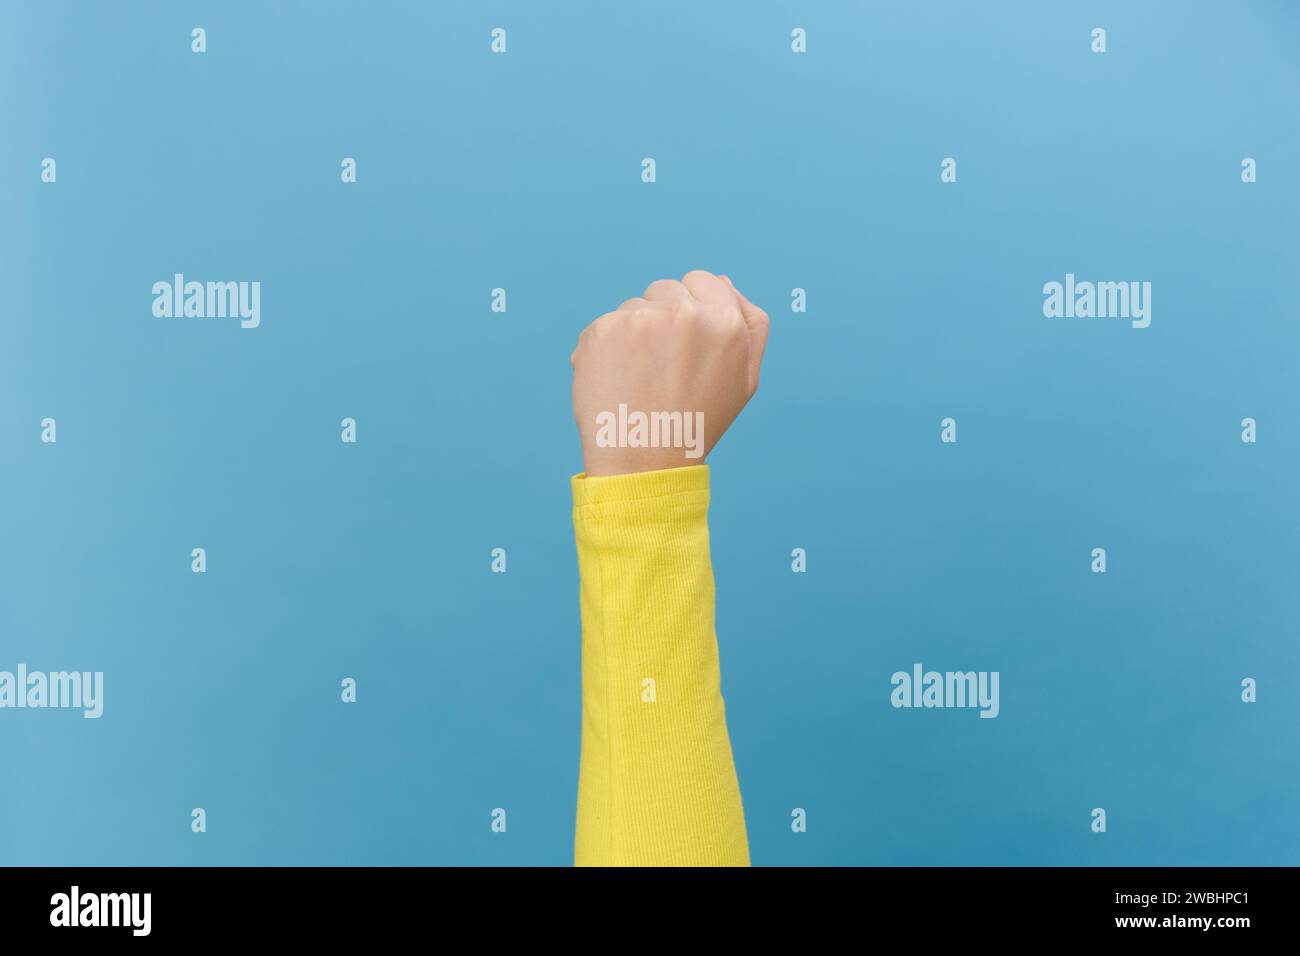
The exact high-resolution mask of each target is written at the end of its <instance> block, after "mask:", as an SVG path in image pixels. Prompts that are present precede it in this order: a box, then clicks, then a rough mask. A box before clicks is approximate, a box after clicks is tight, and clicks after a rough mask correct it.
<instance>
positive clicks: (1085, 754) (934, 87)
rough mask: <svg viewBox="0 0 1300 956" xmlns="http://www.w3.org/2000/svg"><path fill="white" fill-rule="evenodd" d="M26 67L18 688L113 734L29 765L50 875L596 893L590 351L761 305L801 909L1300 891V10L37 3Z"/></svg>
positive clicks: (729, 586)
mask: <svg viewBox="0 0 1300 956" xmlns="http://www.w3.org/2000/svg"><path fill="white" fill-rule="evenodd" d="M195 26H202V27H204V28H205V29H206V30H207V37H208V52H207V53H206V54H203V55H196V54H193V53H191V51H190V30H191V28H192V27H195ZM497 26H500V27H504V28H505V29H506V30H507V31H508V52H507V53H506V54H505V55H492V54H491V53H490V51H489V43H490V37H489V34H490V31H491V29H492V28H493V27H497ZM797 26H801V27H804V28H806V29H807V31H808V53H807V54H805V55H795V54H793V53H792V52H791V51H790V31H791V29H792V28H794V27H797ZM1095 26H1102V27H1105V28H1106V30H1107V31H1108V47H1109V49H1108V52H1107V53H1105V54H1104V55H1097V54H1093V53H1092V52H1091V51H1090V32H1091V30H1092V28H1093V27H1095ZM0 70H2V71H3V72H2V73H0V115H3V117H4V123H3V129H4V132H3V135H2V136H0V222H3V229H0V282H2V286H3V300H2V302H3V307H2V321H0V465H2V470H0V493H2V498H0V502H2V504H0V669H6V670H11V671H12V670H14V669H15V668H16V666H17V664H18V663H19V662H20V661H21V662H24V663H26V664H27V666H28V667H29V668H31V669H33V670H46V671H49V670H64V669H68V670H72V669H75V670H102V671H104V672H105V684H106V687H105V713H104V716H103V717H102V718H101V719H100V720H98V721H95V720H84V719H82V717H81V716H80V713H79V712H77V711H57V710H45V711H32V710H24V711H17V710H5V711H0V765H3V768H4V769H3V778H4V779H3V785H0V862H5V863H18V864H34V863H40V864H151V863H157V864H177V863H182V864H185V863H194V864H234V863H254V864H271V863H284V864H325V863H348V864H361V863H378V864H426V863H432V864H442V863H447V864H566V863H569V862H570V861H571V859H572V839H573V824H574V805H575V797H576V785H577V770H578V737H579V714H580V709H579V708H580V703H579V690H580V688H579V641H580V633H579V622H578V600H577V598H578V594H577V571H576V562H575V555H574V546H573V538H572V527H571V524H570V506H571V502H570V497H569V489H568V485H567V479H568V476H569V475H570V474H571V473H573V472H575V471H578V470H579V468H580V465H581V461H580V454H579V445H578V440H577V434H576V429H575V427H574V425H573V422H572V418H571V410H570V394H569V389H570V382H571V375H570V368H569V362H568V358H569V352H570V351H571V349H572V346H573V344H574V342H575V340H576V337H577V334H578V332H579V331H580V330H581V329H582V327H583V326H584V325H586V324H587V323H588V322H589V321H591V320H592V319H593V318H594V317H595V316H596V315H598V314H599V313H601V312H603V311H606V310H608V309H611V308H613V307H614V306H615V305H617V304H618V303H619V302H620V301H622V300H623V299H625V298H627V297H628V296H631V295H636V294H638V293H639V292H640V291H641V290H642V289H643V288H644V287H645V285H646V284H648V283H649V282H650V281H651V280H652V279H655V278H658V277H663V276H680V275H682V274H683V273H684V272H686V271H687V270H689V269H692V268H705V269H710V270H713V271H717V272H725V273H727V274H729V275H731V276H732V277H733V278H734V279H735V281H736V283H737V285H738V286H739V287H740V288H741V289H743V290H744V291H746V293H747V294H748V295H749V297H750V298H751V299H753V300H754V301H755V302H757V303H759V304H761V305H763V306H765V307H766V308H767V309H768V311H769V312H770V313H771V315H772V319H773V330H772V338H771V344H770V348H769V349H768V355H767V362H766V368H765V370H764V377H763V387H762V390H761V392H760V393H759V395H758V396H757V398H756V399H755V400H754V402H753V403H752V404H751V405H750V406H749V407H748V409H747V410H746V411H745V413H744V415H743V416H742V417H741V418H740V419H739V420H738V421H737V423H736V424H735V426H734V427H733V429H732V431H731V434H729V435H728V436H727V437H726V439H725V440H724V441H723V442H722V444H721V445H720V446H719V448H718V450H717V451H716V452H715V453H714V454H713V455H712V456H711V457H710V463H711V464H712V466H713V501H714V503H713V509H712V512H711V528H712V535H713V558H714V566H715V572H716V575H717V582H718V594H719V608H718V630H719V640H720V645H721V652H722V665H723V688H724V692H725V695H726V698H727V705H728V715H729V723H730V728H731V734H732V740H733V743H734V747H735V756H736V763H737V768H738V772H739V775H740V780H741V785H742V791H743V794H744V800H745V810H746V817H747V821H748V826H749V834H750V841H751V848H752V853H753V858H754V861H755V863H757V864H804V863H832V864H850V863H852V864H858V863H862V864H1262V863H1268V864H1283V863H1288V864H1296V863H1300V819H1298V818H1297V806H1300V763H1298V761H1297V752H1298V751H1297V748H1298V745H1300V698H1298V697H1297V691H1296V681H1295V678H1296V674H1297V672H1298V670H1300V651H1298V650H1297V637H1298V634H1297V621H1300V613H1298V612H1300V599H1298V598H1297V588H1296V582H1297V571H1298V570H1300V537H1298V532H1300V496H1297V494H1296V475H1297V464H1300V403H1298V402H1297V396H1298V393H1297V387H1296V369H1297V358H1298V357H1300V348H1298V347H1300V332H1298V331H1297V315H1296V296H1295V282H1296V279H1297V275H1298V270H1297V266H1300V246H1298V245H1297V242H1296V226H1295V224H1296V222H1297V219H1298V218H1300V194H1298V187H1297V175H1298V170H1300V165H1298V163H1300V131H1298V125H1300V124H1298V122H1297V118H1296V117H1297V113H1296V103H1297V93H1300V8H1297V7H1296V6H1295V5H1293V4H1288V3H1281V2H1272V3H1270V2H1252V3H1143V4H1131V3H1110V4H1107V3H1092V4H1068V3H1053V4H1042V3H1028V2H1026V3H999V4H988V3H986V4H976V3H957V2H952V3H939V4H936V3H908V4H889V5H886V4H864V3H840V4H837V3H828V2H823V3H817V4H812V5H810V4H799V3H794V2H789V3H755V4H749V3H746V4H741V3H728V4H699V3H687V2H665V0H655V2H653V3H647V4H632V3H619V4H612V3H611V4H597V3H561V4H544V5H542V4H537V3H535V2H518V3H504V2H503V3H492V4H477V3H476V4H469V3H463V4H455V5H452V4H434V3H391V2H382V3H380V2H376V3H360V2H358V3H289V2H285V3H267V4H253V3H227V2H221V3H217V2H206V3H197V2H187V3H162V2H158V3H132V4H92V3H49V4H40V3H12V2H6V3H4V5H3V7H0ZM46 156H51V157H54V158H55V159H56V160H57V162H58V181H57V183H55V184H52V185H51V184H44V183H42V182H41V181H40V162H41V160H42V158H44V157H46ZM345 156H351V157H355V158H356V159H357V162H358V179H359V181H358V182H357V183H356V184H355V185H344V184H343V183H341V182H340V178H339V171H340V166H339V164H340V160H341V159H342V158H343V157H345ZM645 156H652V157H654V158H655V159H656V161H657V163H658V182H656V183H654V184H653V185H647V184H644V183H642V182H641V178H640V172H641V166H640V163H641V159H642V158H643V157H645ZM947 156H952V157H955V158H956V159H957V161H958V181H957V183H956V184H952V185H945V184H941V183H940V181H939V163H940V161H941V159H943V158H944V157H947ZM1245 156H1251V157H1254V158H1255V159H1256V160H1257V161H1258V163H1259V181H1258V182H1257V183H1255V184H1251V185H1246V184H1243V183H1242V182H1241V178H1240V163H1241V159H1242V158H1243V157H1245ZM174 272H184V273H185V274H186V276H187V277H189V278H192V279H198V280H259V281H261V283H262V324H261V327H260V328H258V329H255V330H243V329H240V328H239V326H238V323H237V322H235V321H233V320H223V319H213V320H196V319H190V320H184V319H162V318H155V317H154V316H153V315H152V312H151V305H152V294H151V292H150V288H151V286H152V284H153V283H154V282H155V281H158V280H164V281H169V280H170V279H171V276H172V274H173V273H174ZM1067 272H1073V273H1075V274H1076V275H1077V276H1079V278H1080V279H1093V280H1130V279H1132V280H1148V281H1151V282H1152V283H1153V296H1152V305H1153V312H1152V324H1151V326H1150V328H1148V329H1145V330H1138V329H1133V328H1131V327H1130V325H1129V323H1128V322H1126V321H1115V320H1105V319H1091V320H1075V319H1068V320H1067V319H1047V318H1044V316H1043V314H1042V301H1043V294H1042V291H1041V290H1042V286H1043V283H1044V282H1047V281H1050V280H1056V281H1062V280H1063V279H1064V276H1065V273H1067ZM498 286H500V287H504V288H505V289H506V290H507V295H508V306H509V311H508V312H507V313H505V314H496V313H493V312H491V311H490V309H489V303H490V290H491V289H492V288H494V287H498ZM794 287H802V288H805V289H807V290H808V311H807V313H806V314H793V313H792V312H791V310H790V290H791V289H792V288H794ZM46 416H51V417H54V418H56V419H57V420H58V443H57V444H55V445H46V444H42V443H41V442H40V420H41V419H42V418H44V417H46ZM947 416H951V417H953V418H955V419H956V420H957V422H958V429H959V439H960V440H959V442H958V443H957V444H956V445H944V444H941V443H940V441H939V422H940V420H941V419H942V418H944V417H947ZM1246 416H1251V417H1254V418H1256V419H1257V420H1258V422H1259V441H1258V443H1257V444H1255V445H1249V444H1243V443H1242V442H1241V440H1240V431H1241V428H1240V424H1239V423H1240V421H1241V419H1242V418H1244V417H1246ZM344 417H353V418H355V419H356V420H357V423H358V442H357V444H355V445H348V444H344V443H342V442H341V441H340V440H339V430H340V429H339V422H340V420H341V419H342V418H344ZM194 547H203V548H206V549H207V556H208V572H207V573H206V574H203V575H198V574H193V573H191V571H190V550H191V549H192V548H194ZM494 547H504V548H506V549H507V551H508V554H509V572H508V573H507V574H504V575H502V574H492V573H490V571H489V563H490V557H489V555H490V551H491V549H492V548H494ZM794 547H803V548H806V549H807V552H808V572H807V573H806V574H801V575H800V574H792V573H791V571H790V551H791V549H792V548H794ZM1094 547H1104V548H1106V550H1107V554H1108V562H1109V570H1108V572H1107V573H1106V574H1104V575H1099V574H1093V573H1090V570H1089V565H1090V560H1091V559H1090V552H1091V550H1092V549H1093V548H1094ZM917 661H920V662H922V663H923V664H924V665H925V666H926V667H927V668H935V669H938V670H966V669H971V670H997V671H1000V672H1001V675H1002V683H1001V716H999V717H998V718H997V719H996V720H980V719H978V718H977V717H976V712H975V711H973V710H926V711H918V710H895V709H893V708H892V707H891V706H890V703H889V693H890V689H891V687H890V683H889V678H890V675H891V674H892V673H893V672H894V671H896V670H910V668H911V665H912V664H913V663H914V662H917ZM345 676H353V677H355V678H357V680H358V682H359V695H358V696H359V700H358V703H356V704H355V705H344V704H342V703H340V701H339V681H340V680H341V679H342V678H343V677H345ZM1246 676H1251V677H1254V678H1256V679H1257V680H1258V681H1259V701H1258V703H1255V704H1249V705H1248V704H1244V703H1242V702H1241V700H1240V692H1241V688H1240V681H1241V679H1242V678H1243V677H1246ZM193 807H203V808H205V809H206V811H207V813H208V832H207V833H204V834H194V833H192V832H191V830H190V810H191V808H193ZM494 807H504V808H506V810H507V812H508V814H509V817H508V820H509V825H508V832H507V833H506V834H504V835H502V834H493V833H492V832H491V831H490V827H489V823H490V818H489V814H490V812H491V810H492V808H494ZM793 807H803V808H805V809H806V810H807V811H808V831H807V833H803V834H796V833H793V832H792V831H791V828H790V811H791V809H792V808H793ZM1093 807H1104V808H1105V809H1106V811H1107V813H1108V816H1109V819H1108V832H1107V833H1105V834H1095V833H1093V832H1091V830H1090V822H1091V818H1090V816H1089V813H1090V811H1091V809H1092V808H1093Z"/></svg>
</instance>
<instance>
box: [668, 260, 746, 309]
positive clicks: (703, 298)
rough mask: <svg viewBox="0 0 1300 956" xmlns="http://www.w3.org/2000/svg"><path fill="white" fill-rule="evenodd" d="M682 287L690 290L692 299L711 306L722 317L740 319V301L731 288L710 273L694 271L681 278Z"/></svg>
mask: <svg viewBox="0 0 1300 956" xmlns="http://www.w3.org/2000/svg"><path fill="white" fill-rule="evenodd" d="M682 285H684V286H686V288H687V289H689V290H690V292H691V296H692V298H694V299H696V300H697V301H699V302H700V303H702V304H703V305H705V306H706V307H707V306H712V307H713V309H716V310H717V311H718V312H719V313H721V314H722V315H735V316H736V317H737V318H739V317H740V300H739V299H737V298H736V294H735V292H734V291H733V290H732V288H731V286H730V285H729V284H727V283H726V282H723V281H722V280H721V279H719V278H718V277H717V276H715V275H714V274H713V273H712V272H705V271H704V270H703V269H696V270H695V271H694V272H688V273H686V275H684V276H682Z"/></svg>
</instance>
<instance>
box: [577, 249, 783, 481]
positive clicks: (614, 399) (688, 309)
mask: <svg viewBox="0 0 1300 956" xmlns="http://www.w3.org/2000/svg"><path fill="white" fill-rule="evenodd" d="M768 326H769V322H768V318H767V313H766V312H764V311H763V310H762V309H760V308H758V306H756V305H754V304H753V303H752V302H750V301H749V300H748V299H746V298H745V297H744V296H743V295H741V294H740V292H739V290H737V289H736V287H735V286H734V285H732V284H731V280H730V279H728V278H727V277H726V276H715V275H712V274H711V273H708V272H702V271H695V272H688V273H687V274H686V275H685V276H684V277H683V278H682V281H680V282H677V281H675V280H673V279H660V280H659V281H658V282H652V283H651V284H650V287H649V288H648V289H646V290H645V294H644V295H643V296H642V297H641V298H637V299H628V300H627V301H626V302H624V303H623V304H622V305H620V306H619V307H618V308H617V309H615V310H614V311H613V312H607V313H605V314H604V315H602V316H601V317H600V318H598V319H597V320H596V321H595V322H592V323H591V325H589V326H587V328H586V329H584V330H583V333H582V335H581V336H580V337H579V339H578V347H577V348H576V349H575V350H574V352H573V357H572V361H573V415H574V418H575V419H577V422H578V431H579V433H580V434H581V436H582V457H583V462H584V464H585V466H586V473H587V474H588V475H590V476H592V477H596V476H601V475H622V474H627V473H629V472H634V471H651V470H654V469H657V468H678V467H681V466H683V465H698V464H700V463H702V462H703V461H704V458H705V456H706V455H708V453H709V452H710V451H711V450H712V448H713V446H714V445H716V444H717V442H718V439H720V438H721V437H722V433H723V432H725V431H726V430H727V427H728V426H729V425H730V424H731V423H732V421H734V420H735V418H736V416H737V415H739V414H740V410H741V409H742V408H744V407H745V403H746V402H748V401H749V400H750V398H752V397H753V395H754V392H755V391H757V389H758V372H759V368H760V367H761V366H762V364H763V350H764V349H765V348H766V347H767V332H768Z"/></svg>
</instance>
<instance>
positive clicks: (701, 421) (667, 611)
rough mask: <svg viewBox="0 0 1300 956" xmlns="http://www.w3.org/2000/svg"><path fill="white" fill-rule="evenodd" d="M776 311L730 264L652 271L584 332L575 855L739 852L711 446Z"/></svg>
mask: <svg viewBox="0 0 1300 956" xmlns="http://www.w3.org/2000/svg"><path fill="white" fill-rule="evenodd" d="M767 332H768V319H767V316H766V315H765V314H764V313H763V312H762V311H761V310H759V309H758V308H756V307H755V306H753V305H752V304H751V303H749V301H748V300H747V299H745V298H744V297H743V296H742V295H740V293H739V292H737V291H736V289H735V288H734V286H732V284H731V283H730V282H729V281H728V280H726V279H725V278H724V277H718V276H713V275H710V274H709V273H706V272H692V273H689V274H688V275H687V276H686V277H685V278H684V279H683V280H682V281H681V282H674V281H669V280H663V281H660V282H656V283H654V284H652V285H651V286H650V287H649V288H648V289H647V290H646V293H645V296H644V297H643V298H637V299H630V300H628V301H627V302H625V303H624V304H623V305H622V306H620V307H619V308H618V309H617V310H616V311H614V312H611V313H608V314H606V315H603V316H601V317H600V318H599V319H597V320H596V321H595V322H594V323H592V325H590V326H589V327H588V328H587V330H586V331H584V332H583V334H582V337H581V339H580V341H579V343H578V347H577V349H576V350H575V352H574V354H573V366H574V386H573V403H574V415H575V417H576V419H577V422H578V428H579V432H580V434H581V436H582V445H583V459H584V463H585V466H586V470H585V472H584V473H583V474H581V475H578V476H576V477H575V478H574V479H573V481H572V485H573V506H574V509H573V523H574V530H575V533H576V537H577V545H578V567H579V574H580V577H581V607H582V631H583V646H582V698H583V707H582V762H581V771H580V776H579V783H578V823H577V839H576V845H575V852H574V859H575V862H576V863H577V864H578V865H580V866H583V865H595V866H600V865H610V866H692V865H694V866H709V865H713V866H745V865H748V863H749V848H748V843H747V840H746V836H745V819H744V811H743V809H742V806H741V800H740V788H739V786H738V783H737V780H736V771H735V766H734V763H733V761H732V756H731V743H730V740H729V739H728V736H727V725H726V717H725V712H724V706H723V701H722V694H721V689H720V677H719V666H718V646H717V638H716V636H715V632H714V590H713V569H712V565H711V563H710V560H709V531H708V524H707V515H708V505H709V469H708V467H707V466H706V465H704V464H703V461H704V458H705V456H707V455H708V453H709V451H710V450H711V449H712V447H713V445H714V444H715V443H716V442H717V441H718V439H719V438H721V437H722V434H723V432H724V431H726V429H727V427H728V426H729V425H730V424H731V422H732V421H733V420H734V419H735V417H736V415H737V414H739V413H740V410H741V409H742V408H743V407H744V405H745V403H746V402H747V401H748V400H749V398H750V397H751V396H752V395H753V394H754V391H755V390H756V389H757V388H758V373H759V367H760V365H761V363H762V358H763V351H764V348H765V346H766V343H767Z"/></svg>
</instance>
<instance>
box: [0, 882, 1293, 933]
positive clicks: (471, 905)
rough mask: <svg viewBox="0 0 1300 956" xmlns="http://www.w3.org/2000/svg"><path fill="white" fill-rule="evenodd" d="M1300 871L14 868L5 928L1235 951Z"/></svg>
mask: <svg viewBox="0 0 1300 956" xmlns="http://www.w3.org/2000/svg"><path fill="white" fill-rule="evenodd" d="M1298 875H1300V870H1298V869H1297V868H1268V869H1237V868H1233V869H1227V868H1223V869H1216V868H1169V869H1160V868H1140V869H1139V868H1133V869H1119V868H1104V869H1103V868H1088V869H1085V868H1077V869H1071V868H1059V869H1056V868H1035V869H1012V868H966V869H932V868H915V869H902V868H900V869H764V868H757V869H753V870H603V871H595V870H572V869H443V868H400V869H398V868H394V869H377V868H358V869H347V868H338V869H332V868H284V869H253V868H158V869H153V868H140V869H117V868H109V869H103V868H86V869H76V868H10V869H0V921H2V922H0V925H3V927H4V934H5V939H6V942H11V941H14V940H15V939H19V938H29V937H33V936H36V937H41V938H42V940H43V941H45V942H56V941H57V940H58V938H59V937H63V938H64V941H65V942H66V941H68V940H69V939H70V938H71V937H72V935H73V934H75V941H76V943H77V944H78V945H81V946H96V945H98V944H99V943H101V942H102V943H105V944H110V945H111V944H112V943H113V942H114V939H116V940H119V941H122V940H127V939H133V938H136V939H156V940H163V941H165V942H168V943H198V944H213V943H222V942H264V941H267V940H277V939H286V940H292V941H294V942H295V943H303V942H310V941H313V940H319V941H320V942H322V943H327V944H339V943H342V942H347V941H355V942H366V943H376V942H385V941H390V940H391V941H393V942H402V941H403V940H406V939H409V938H410V937H411V935H412V934H413V933H415V934H422V935H420V936H418V937H417V938H423V939H425V940H429V941H433V940H441V941H443V942H444V943H446V944H451V941H452V940H453V939H457V938H463V937H461V935H460V934H462V933H469V934H471V936H470V938H469V940H467V941H473V940H475V939H477V940H479V941H483V942H488V941H491V942H499V941H501V940H502V938H503V937H509V936H511V935H513V934H515V933H520V934H523V938H524V939H525V940H529V941H533V942H537V941H541V940H544V939H549V938H551V937H553V936H554V937H556V938H560V939H563V938H568V939H570V940H571V941H574V942H577V941H578V940H579V939H580V938H582V937H583V936H584V935H585V934H586V933H588V932H590V931H591V930H592V929H594V928H597V927H600V928H601V932H603V933H608V932H610V931H611V930H612V931H615V932H621V933H623V934H630V935H628V936H627V937H626V938H625V940H624V941H625V942H626V943H627V945H636V944H635V940H636V939H638V938H641V939H643V940H644V942H645V944H646V945H647V946H648V945H651V944H652V943H653V944H654V945H655V947H656V948H662V947H664V946H667V945H669V943H670V942H671V941H672V940H678V941H679V942H682V941H683V940H682V937H681V936H680V927H681V926H685V925H691V924H698V925H701V927H702V929H703V931H704V932H705V934H706V938H707V937H708V936H716V937H718V938H727V937H731V938H733V939H734V938H749V937H752V936H758V937H760V938H761V937H764V936H767V935H768V934H777V935H784V936H790V935H791V934H793V935H795V936H796V937H798V936H799V934H806V936H805V937H804V938H805V939H806V940H807V939H812V938H815V937H819V936H822V935H824V934H825V933H827V932H830V931H835V930H838V929H841V928H842V929H843V930H845V931H848V932H850V933H852V938H856V939H860V940H864V941H865V940H870V939H872V938H873V937H876V936H877V934H880V933H883V934H887V935H889V936H892V935H895V934H897V933H900V932H905V933H906V934H908V935H913V936H915V937H916V939H918V940H926V941H931V940H934V939H946V938H950V937H964V938H969V939H970V940H971V941H972V942H974V941H976V940H1002V939H1007V940H1014V939H1021V938H1024V939H1042V938H1061V939H1072V938H1075V937H1095V936H1098V935H1105V936H1108V937H1113V938H1119V937H1123V936H1133V937H1134V938H1136V939H1147V940H1152V939H1156V940H1158V939H1162V938H1168V939H1177V940H1180V941H1184V940H1186V939H1188V938H1191V937H1197V936H1199V937H1203V938H1206V939H1212V940H1214V941H1215V942H1216V943H1224V942H1226V943H1229V944H1231V942H1232V941H1233V940H1238V939H1248V938H1250V936H1249V934H1252V933H1256V932H1260V931H1263V932H1269V931H1270V930H1271V931H1272V932H1273V933H1277V932H1280V931H1283V930H1284V929H1285V928H1286V926H1287V923H1288V921H1289V918H1290V915H1291V911H1293V910H1294V906H1293V905H1289V904H1290V901H1291V898H1292V896H1293V887H1294V886H1295V885H1296V883H1297V876H1298ZM74 887H75V889H74ZM145 894H148V895H147V897H146V896H145ZM104 924H107V925H104ZM620 927H622V929H621V930H620V929H619V928H620ZM670 928H671V929H670ZM146 930H147V932H145V931H146ZM972 934H974V935H972ZM1240 934H1247V935H1246V936H1241V935H1240ZM615 938H621V937H615ZM673 945H676V944H673Z"/></svg>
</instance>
